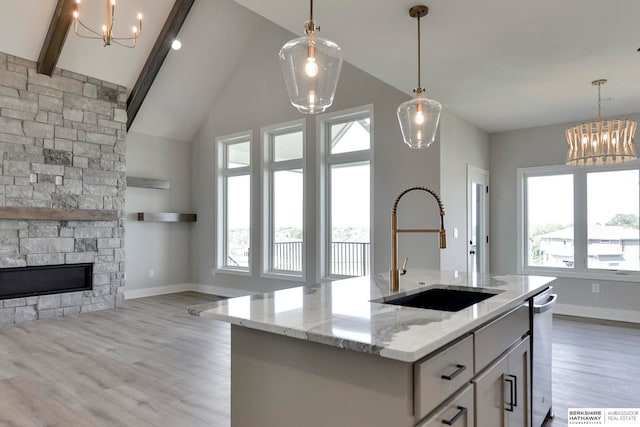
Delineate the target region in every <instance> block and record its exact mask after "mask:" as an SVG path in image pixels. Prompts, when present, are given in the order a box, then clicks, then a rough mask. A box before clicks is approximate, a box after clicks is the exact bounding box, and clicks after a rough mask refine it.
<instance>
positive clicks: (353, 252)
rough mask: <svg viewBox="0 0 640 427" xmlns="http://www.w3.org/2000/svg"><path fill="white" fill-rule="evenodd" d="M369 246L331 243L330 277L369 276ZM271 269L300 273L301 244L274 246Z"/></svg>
mask: <svg viewBox="0 0 640 427" xmlns="http://www.w3.org/2000/svg"><path fill="white" fill-rule="evenodd" d="M370 246H371V245H370V244H369V243H364V242H332V243H331V265H330V272H331V275H332V276H364V275H366V274H369V265H370V259H369V254H370ZM273 269H274V270H280V271H302V242H280V243H275V244H274V251H273Z"/></svg>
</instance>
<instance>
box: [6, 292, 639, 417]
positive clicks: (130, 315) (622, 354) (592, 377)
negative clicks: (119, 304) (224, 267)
mask: <svg viewBox="0 0 640 427" xmlns="http://www.w3.org/2000/svg"><path fill="white" fill-rule="evenodd" d="M212 299H214V297H211V296H208V295H203V294H198V293H193V292H184V293H180V294H173V295H164V296H158V297H149V298H141V299H137V300H128V301H127V302H126V307H125V308H122V309H115V310H108V311H102V312H97V313H88V314H82V315H80V316H76V317H69V318H61V319H51V320H41V321H37V322H30V323H23V324H20V325H10V326H4V327H0V426H2V427H5V426H25V427H33V426H58V427H62V426H74V427H76V426H127V427H132V426H135V427H138V426H142V427H144V426H163V427H164V426H167V427H180V426H185V427H187V426H189V427H190V426H207V427H227V426H229V424H230V422H229V384H230V382H229V370H230V367H229V327H228V325H227V324H225V323H221V322H217V321H213V320H209V319H201V318H198V317H194V316H191V315H189V314H187V312H186V307H188V306H190V305H193V304H198V303H201V302H206V301H209V300H212ZM553 336H554V384H553V386H554V390H553V391H554V410H555V413H556V418H555V419H554V420H553V422H552V423H548V426H549V427H561V426H566V425H567V420H566V418H567V408H569V407H589V406H596V407H640V397H638V396H640V380H639V378H640V363H638V362H639V361H640V329H639V328H638V327H619V326H610V325H601V324H593V323H585V322H580V321H574V320H569V319H556V320H554V334H553ZM247 410H250V408H247ZM284 427H286V426H284Z"/></svg>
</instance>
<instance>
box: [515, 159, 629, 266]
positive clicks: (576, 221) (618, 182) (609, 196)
mask: <svg viewBox="0 0 640 427" xmlns="http://www.w3.org/2000/svg"><path fill="white" fill-rule="evenodd" d="M518 177H519V187H518V189H519V194H518V212H519V215H518V219H519V225H518V251H519V256H518V263H519V265H518V272H520V273H543V274H544V273H545V272H547V273H549V274H555V275H559V276H563V277H583V276H585V277H593V276H594V275H598V276H604V277H611V276H613V275H616V277H618V278H620V277H624V276H631V277H634V276H635V277H636V278H637V273H640V250H639V249H640V224H639V220H638V218H639V216H640V203H639V200H640V187H639V178H640V170H639V169H638V166H629V165H622V166H617V167H606V168H603V167H600V168H573V167H568V166H555V167H542V168H526V169H519V170H518Z"/></svg>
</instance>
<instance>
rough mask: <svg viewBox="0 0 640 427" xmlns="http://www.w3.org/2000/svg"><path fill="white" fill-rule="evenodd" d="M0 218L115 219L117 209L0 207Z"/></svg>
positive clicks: (116, 217)
mask: <svg viewBox="0 0 640 427" xmlns="http://www.w3.org/2000/svg"><path fill="white" fill-rule="evenodd" d="M0 219H24V220H27V219H39V220H54V221H115V220H117V219H118V212H117V211H108V210H97V209H52V208H23V207H0Z"/></svg>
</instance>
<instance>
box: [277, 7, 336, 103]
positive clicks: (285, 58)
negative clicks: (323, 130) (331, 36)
mask: <svg viewBox="0 0 640 427" xmlns="http://www.w3.org/2000/svg"><path fill="white" fill-rule="evenodd" d="M304 28H305V32H306V33H307V35H306V36H305V37H300V38H297V39H293V40H290V41H289V42H287V43H285V45H284V46H282V49H280V54H279V57H280V66H281V67H282V73H283V74H284V81H285V84H286V86H287V92H288V93H289V99H290V100H291V104H292V105H293V106H294V107H296V108H297V109H298V111H300V112H301V113H305V114H317V113H322V112H324V111H326V110H327V108H329V107H330V106H331V104H332V103H333V96H334V94H335V92H336V86H337V85H338V77H339V76H340V68H341V67H342V49H340V46H338V45H337V44H335V43H334V42H332V41H329V40H327V39H323V38H322V37H318V36H317V35H316V32H317V31H320V27H316V23H315V21H314V20H313V0H311V1H310V16H309V20H308V21H307V22H305V24H304Z"/></svg>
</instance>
